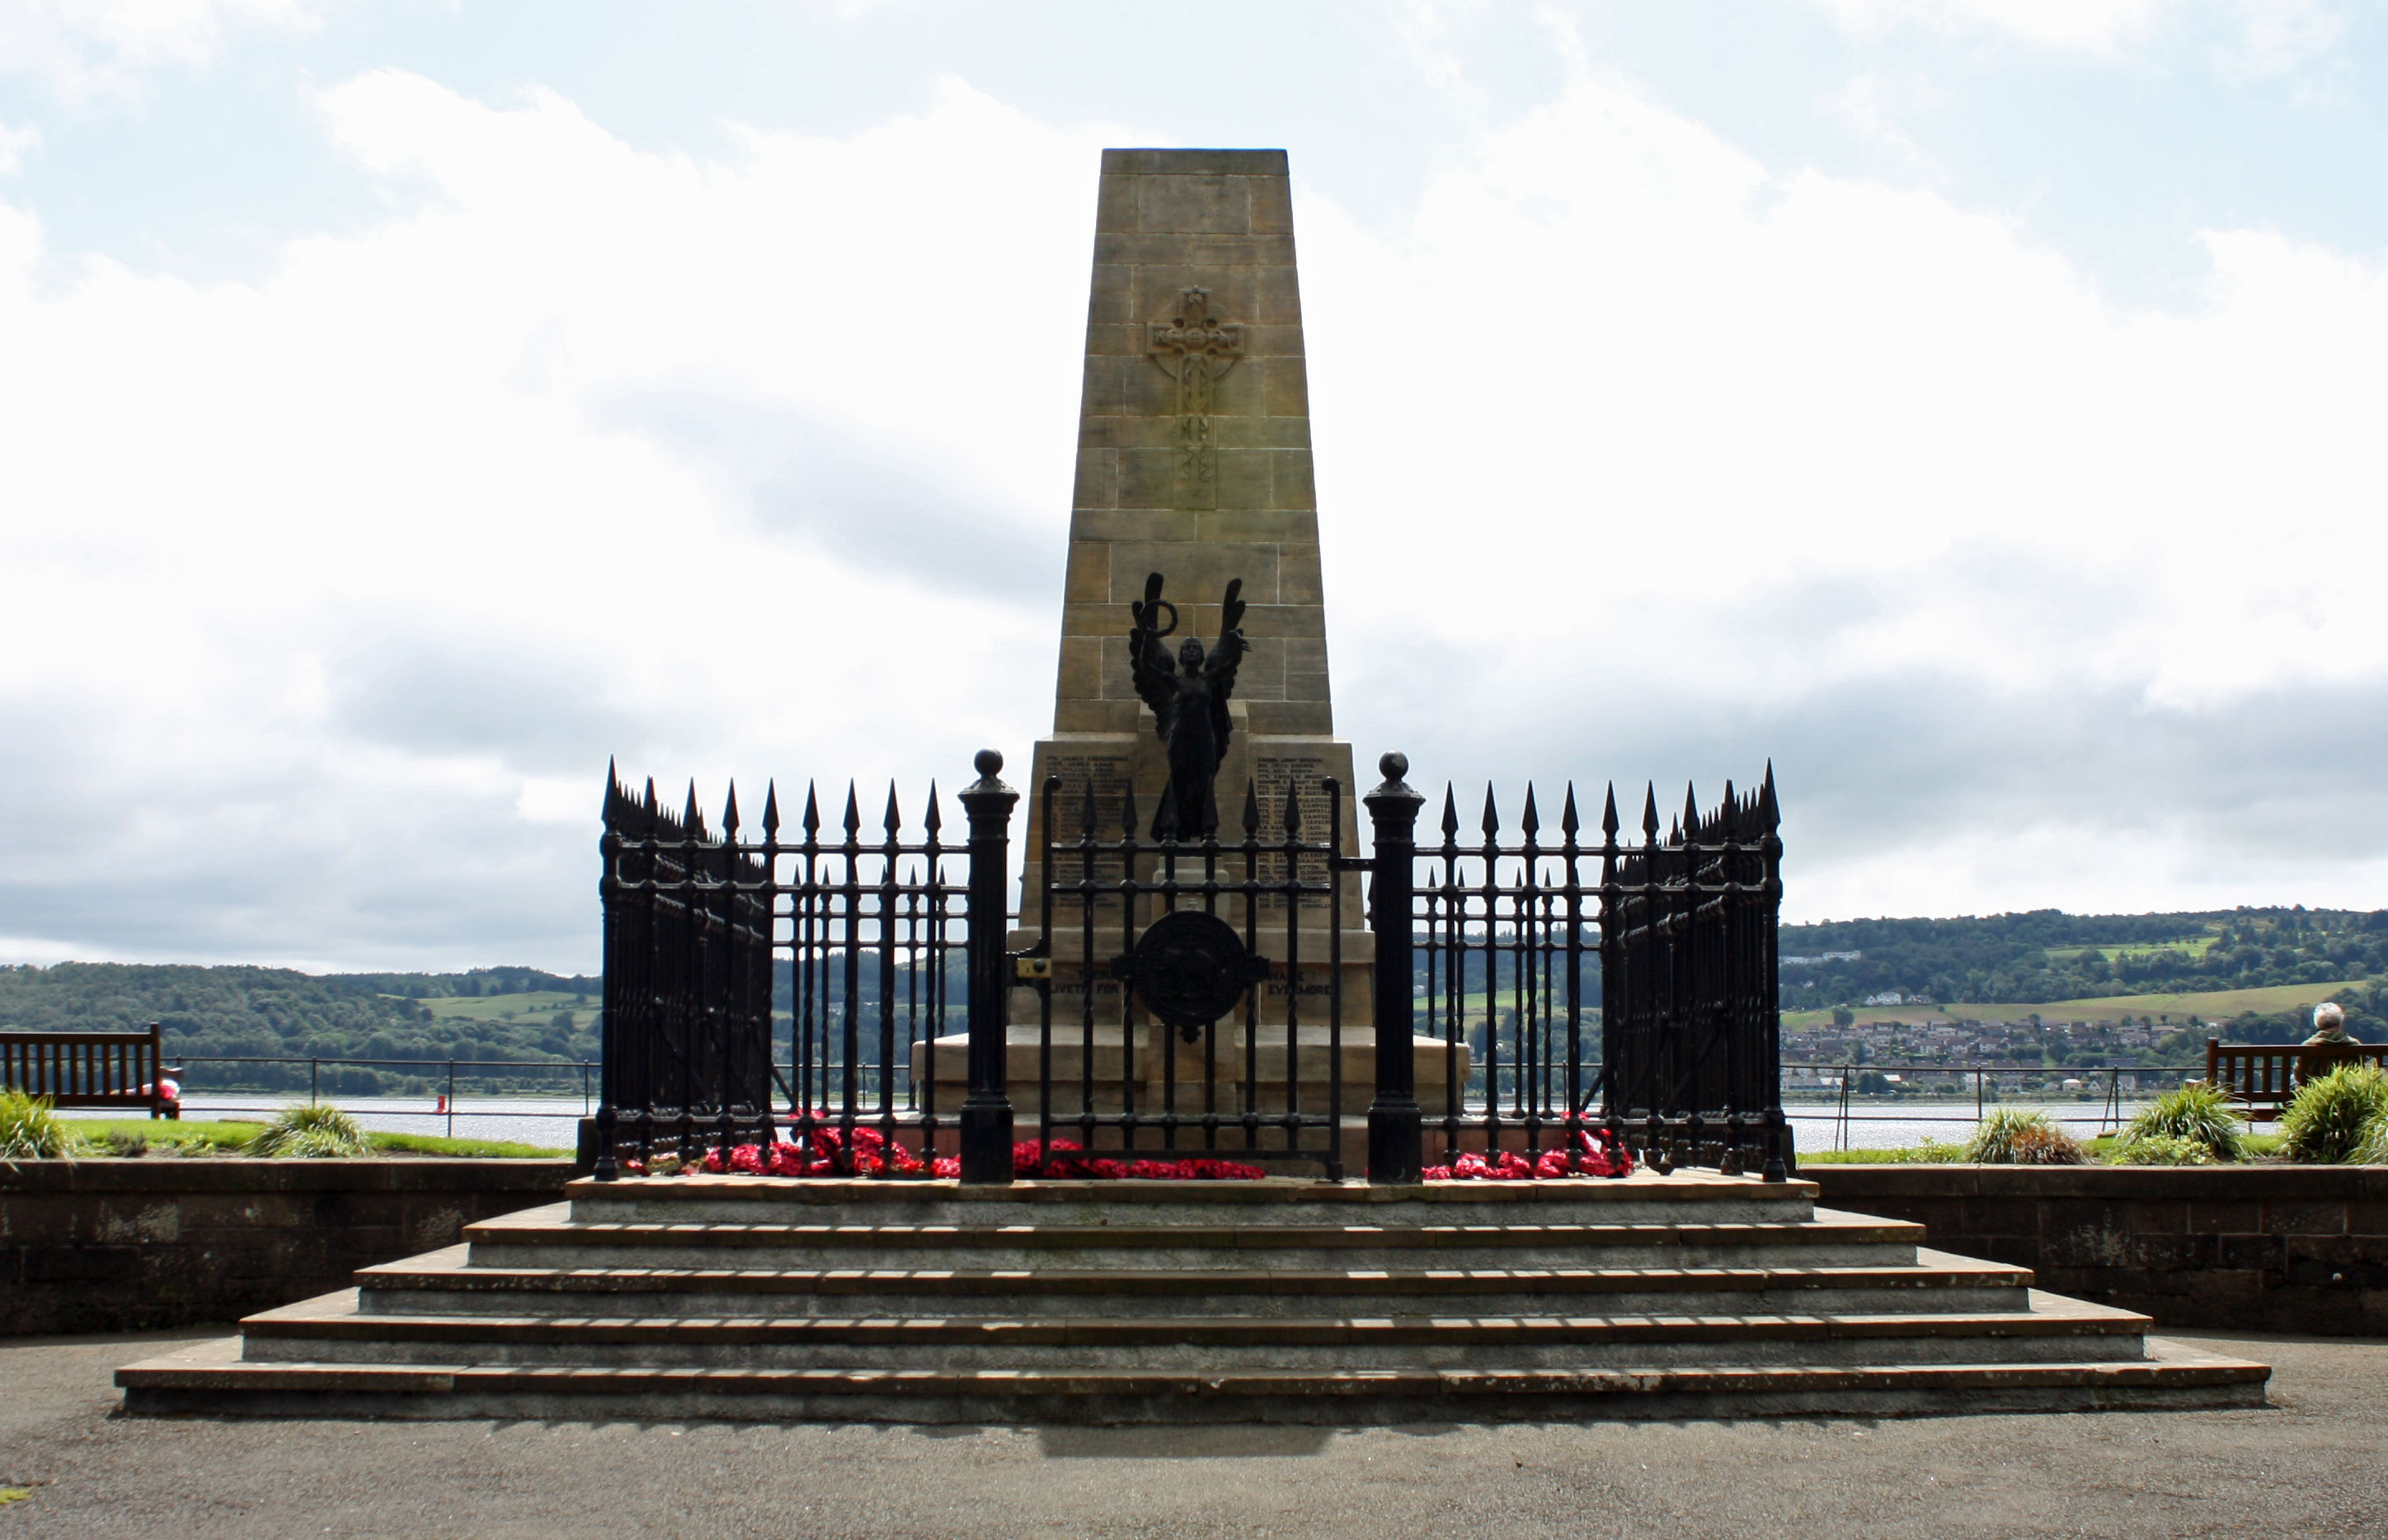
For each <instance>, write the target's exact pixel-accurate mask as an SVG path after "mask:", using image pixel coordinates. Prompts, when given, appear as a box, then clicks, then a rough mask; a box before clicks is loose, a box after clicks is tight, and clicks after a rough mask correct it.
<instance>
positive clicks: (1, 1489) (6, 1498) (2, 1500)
mask: <svg viewBox="0 0 2388 1540" xmlns="http://www.w3.org/2000/svg"><path fill="white" fill-rule="evenodd" d="M32 1495H33V1489H32V1487H30V1486H0V1508H6V1506H7V1505H8V1504H10V1503H21V1502H23V1501H24V1500H25V1499H26V1498H28V1497H30V1496H32Z"/></svg>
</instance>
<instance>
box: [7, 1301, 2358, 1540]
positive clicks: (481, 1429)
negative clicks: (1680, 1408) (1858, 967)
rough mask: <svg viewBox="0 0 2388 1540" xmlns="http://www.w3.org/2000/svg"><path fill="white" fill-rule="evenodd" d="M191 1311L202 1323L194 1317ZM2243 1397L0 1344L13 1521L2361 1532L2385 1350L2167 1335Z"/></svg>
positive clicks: (1153, 1529) (161, 1527)
mask: <svg viewBox="0 0 2388 1540" xmlns="http://www.w3.org/2000/svg"><path fill="white" fill-rule="evenodd" d="M211 1334H216V1335H220V1334H222V1333H220V1332H219V1333H211ZM2171 1334H2172V1335H2175V1336H2181V1337H2188V1338H2191V1339H2193V1340H2195V1341H2198V1342H2201V1343H2204V1344H2209V1345H2210V1346H2211V1347H2212V1348H2213V1349H2214V1350H2216V1351H2218V1352H2224V1353H2229V1354H2232V1355H2235V1356H2238V1357H2249V1358H2255V1359H2259V1360H2262V1361H2265V1362H2268V1363H2270V1364H2271V1365H2273V1367H2274V1376H2273V1380H2272V1401H2273V1405H2272V1407H2270V1408H2269V1409H2266V1410H2260V1411H2226V1412H2173V1413H2137V1412H2133V1413H2107V1414H2104V1415H2063V1416H2050V1417H2019V1416H2000V1417H1977V1418H1965V1417H1945V1418H1925V1419H1916V1420H1792V1421H1772V1420H1769V1421H1746V1422H1673V1423H1664V1422H1662V1423H1646V1424H1645V1423H1632V1424H1607V1425H1601V1424H1593V1425H1582V1426H1555V1425H1554V1426H1522V1427H1521V1426H1502V1427H1450V1426H1434V1427H1415V1428H1402V1429H1370V1430H1360V1431H1354V1432H1352V1433H1341V1432H1337V1431H1334V1430H1330V1429H1308V1428H1224V1429H1223V1428H1196V1429H1188V1430H1187V1431H1185V1432H1182V1433H1181V1432H1176V1431H1174V1430H1168V1429H1153V1428H1141V1429H1122V1430H1116V1431H1113V1430H1103V1429H1080V1428H1067V1429H1065V1428H1053V1429H1035V1428H986V1429H920V1430H915V1429H908V1428H885V1427H860V1426H850V1427H811V1426H796V1427H754V1426H716V1425H703V1424H680V1423H629V1422H623V1423H602V1424H591V1423H585V1422H556V1423H547V1422H434V1423H355V1422H303V1421H285V1422H234V1421H223V1422H219V1421H202V1420H179V1421H159V1420H128V1419H125V1418H123V1417H121V1416H119V1415H117V1413H116V1394H115V1392H114V1391H113V1390H112V1389H111V1388H110V1385H109V1375H110V1374H111V1373H112V1372H113V1371H114V1370H115V1369H116V1368H117V1366H118V1365H120V1364H123V1363H128V1362H131V1361H133V1360H134V1359H138V1358H145V1357H153V1356H155V1355H156V1354H157V1353H159V1352H160V1351H162V1350H163V1349H164V1348H165V1347H166V1346H167V1345H168V1344H173V1343H179V1342H187V1341H194V1340H199V1337H200V1336H202V1335H206V1334H195V1333H190V1332H145V1333H141V1334H138V1335H126V1336H109V1337H74V1338H44V1339H23V1340H18V1341H12V1342H0V1484H6V1485H13V1486H16V1487H21V1488H30V1489H31V1496H27V1497H25V1498H23V1499H22V1500H19V1501H16V1502H11V1503H7V1504H5V1505H0V1540H13V1537H14V1536H18V1535H73V1536H78V1537H87V1540H103V1537H106V1536H112V1535H140V1536H151V1535H156V1536H168V1535H171V1536H174V1537H176V1540H197V1537H204V1536H213V1535H224V1536H237V1537H239V1540H273V1537H278V1536H284V1535H290V1536H299V1535H307V1536H321V1535H371V1536H394V1537H416V1536H423V1537H428V1536H451V1535H452V1536H460V1537H469V1540H512V1537H517V1536H549V1535H556V1536H566V1535H569V1536H588V1537H592V1540H594V1537H598V1536H625V1535H635V1536H638V1537H639V1540H648V1537H651V1536H652V1537H661V1536H676V1535H692V1536H703V1537H705V1540H720V1537H722V1536H726V1535H764V1536H768V1537H769V1540H839V1537H843V1536H846V1535H857V1536H870V1537H871V1540H895V1537H901V1536H912V1535H954V1536H971V1537H972V1540H977V1537H982V1536H984V1537H997V1536H1009V1535H1031V1534H1034V1535H1039V1536H1050V1535H1057V1534H1066V1535H1069V1536H1071V1537H1072V1540H1091V1537H1095V1536H1106V1535H1144V1534H1151V1535H1163V1534H1165V1535H1169V1536H1172V1537H1179V1536H1193V1535H1210V1534H1232V1535H1239V1536H1240V1535H1273V1534H1283V1535H1295V1534H1298V1535H1301V1536H1303V1537H1304V1540H1341V1537H1344V1536H1351V1537H1354V1540H1359V1537H1365V1540H1394V1537H1400V1536H1409V1535H1426V1534H1457V1533H1463V1532H1466V1533H1480V1534H1487V1535H1493V1536H1498V1537H1500V1540H1522V1537H1528V1536H1540V1535H1554V1536H1556V1535H1565V1536H1568V1537H1569V1540H1606V1537H1607V1536H1608V1535H1611V1534H1615V1535H1619V1536H1635V1537H1640V1536H1646V1535H1663V1536H1666V1537H1667V1540H1697V1537H1701V1536H1708V1535H1715V1536H1720V1537H1727V1536H1729V1537H1731V1540H1751V1537H1753V1536H1774V1535H1810V1534H1815V1535H1832V1536H1835V1537H1840V1536H1911V1535H1912V1536H1918V1537H1923V1536H1930V1537H1934V1540H1940V1537H1947V1536H1967V1535H1985V1536H2000V1537H2007V1536H2019V1535H2095V1536H2101V1537H2104V1536H2136V1535H2164V1536H2174V1535H2209V1534H2211V1535H2270V1534H2279V1535H2293V1536H2297V1537H2299V1540H2306V1537H2314V1536H2324V1535H2363V1536H2369V1537H2375V1540H2376V1537H2381V1536H2388V1343H2383V1342H2377V1341H2366V1342H2355V1341H2348V1340H2344V1339H2312V1338H2292V1337H2241V1336H2231V1335H2226V1334H2222V1333H2211V1332H2175V1333H2171Z"/></svg>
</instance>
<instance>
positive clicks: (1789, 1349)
mask: <svg viewBox="0 0 2388 1540" xmlns="http://www.w3.org/2000/svg"><path fill="white" fill-rule="evenodd" d="M2147 1325H2148V1321H2147V1318H2145V1317H2143V1316H2137V1315H2133V1314H2130V1313H2129V1312H2128V1311H2122V1310H2113V1309H2108V1308H2106V1307H2104V1306H2093V1305H2085V1304H2082V1303H2080V1302H2078V1301H2074V1300H2065V1299H2060V1298H2057V1297H2056V1296H2053V1295H2037V1296H2034V1297H2033V1298H2032V1299H2031V1300H2030V1302H2029V1307H2028V1308H2026V1309H2024V1310H2019V1311H1996V1312H1961V1313H1950V1314H1928V1315H1927V1314H1916V1313H1908V1314H1899V1315H1883V1316H1823V1315H1752V1314H1743V1315H1733V1316H1695V1315H1674V1316H1624V1315H1599V1316H1592V1315H1577V1316H1549V1317H1516V1316H1511V1317H1495V1316H1486V1315H1482V1314H1480V1313H1476V1312H1472V1311H1471V1312H1468V1313H1465V1314H1461V1313H1453V1314H1447V1315H1431V1316H1429V1315H1422V1314H1421V1315H1408V1316H1391V1317H1376V1318H1360V1317H1324V1316H1320V1317H1298V1318H1280V1319H1267V1318H1252V1317H1233V1318H1223V1317H1218V1316H1159V1315H1152V1316H1141V1317H1124V1316H1077V1315H1058V1316H1046V1317H1036V1318H1028V1319H993V1318H972V1317H923V1318H912V1319H905V1318H895V1317H882V1316H869V1317H862V1316H845V1317H826V1316H825V1317H762V1316H748V1317H716V1318H706V1319H651V1318H641V1317H635V1316H630V1315H602V1316H600V1315H592V1316H579V1317H523V1316H517V1315H481V1316H425V1315H372V1314H365V1313H362V1312H361V1311H360V1310H359V1309H358V1299H357V1294H356V1292H355V1291H353V1290H344V1291H342V1292H341V1293H339V1294H325V1295H324V1296H322V1297H320V1298H317V1299H312V1300H308V1301H305V1302H303V1303H301V1304H299V1305H293V1306H286V1307H284V1308H282V1309H279V1310H270V1311H266V1312H264V1313H263V1314H261V1315H257V1316H252V1317H250V1318H249V1319H248V1320H246V1321H244V1322H243V1323H242V1330H243V1332H244V1337H245V1342H246V1344H247V1345H246V1347H245V1350H244V1355H243V1356H244V1357H245V1358H247V1359H248V1360H249V1361H252V1362H277V1361H311V1362H370V1363H420V1362H451V1361H454V1360H456V1359H458V1358H460V1357H461V1358H463V1359H464V1360H465V1361H468V1362H473V1363H480V1364H489V1363H506V1364H571V1365H578V1366H588V1367H595V1366H602V1365H606V1364H616V1365H618V1364H623V1363H637V1364H640V1365H644V1366H649V1367H661V1368H672V1367H690V1366H718V1367H722V1368H782V1369H845V1370H911V1369H935V1368H945V1369H973V1370H995V1369H1049V1368H1058V1367H1062V1366H1064V1365H1068V1364H1077V1365H1081V1366H1086V1367H1099V1368H1103V1369H1190V1368H1198V1367H1202V1366H1209V1367H1211V1368H1213V1369H1215V1370H1221V1371H1231V1370H1256V1369H1316V1370H1353V1369H1405V1368H1429V1369H1456V1368H1482V1369H1490V1368H1506V1369H1583V1368H1596V1367H1603V1366H1605V1365H1607V1363H1609V1362H1610V1361H1612V1360H1614V1359H1616V1358H1617V1357H1619V1356H1620V1355H1625V1356H1629V1357H1632V1358H1633V1359H1634V1361H1636V1362H1640V1363H1645V1364H1662V1365H1673V1364H1696V1363H1713V1362H1728V1361H1729V1362H1737V1363H1753V1364H1770V1365H1772V1364H1808V1365H1849V1364H1882V1363H1944V1362H2010V1361H2011V1362H2040V1361H2051V1360H2065V1361H2074V1362H2087V1361H2103V1360H2108V1359H2137V1358H2139V1357H2142V1349H2141V1341H2142V1335H2143V1333H2144V1332H2145V1331H2146V1328H2147Z"/></svg>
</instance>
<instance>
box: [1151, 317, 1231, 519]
mask: <svg viewBox="0 0 2388 1540" xmlns="http://www.w3.org/2000/svg"><path fill="white" fill-rule="evenodd" d="M1145 351H1146V352H1147V353H1148V354H1149V355H1150V357H1151V359H1152V361H1153V362H1155V363H1157V364H1159V365H1160V366H1161V367H1162V371H1163V372H1166V373H1167V374H1168V375H1169V377H1170V378H1172V379H1174V380H1175V381H1176V382H1177V506H1178V507H1180V508H1216V507H1217V506H1219V487H1218V461H1217V459H1216V457H1215V456H1214V455H1213V452H1212V448H1213V445H1212V428H1211V382H1213V380H1216V379H1217V378H1218V377H1219V376H1220V375H1222V374H1225V373H1226V372H1227V371H1228V370H1230V369H1232V368H1234V367H1235V363H1236V360H1238V359H1240V358H1242V357H1243V356H1244V328H1243V323H1242V322H1233V321H1217V320H1213V318H1212V315H1211V291H1210V290H1208V289H1180V290H1178V291H1177V313H1176V314H1175V316H1173V317H1171V318H1170V319H1169V320H1167V321H1155V322H1150V323H1148V325H1147V326H1146V329H1145Z"/></svg>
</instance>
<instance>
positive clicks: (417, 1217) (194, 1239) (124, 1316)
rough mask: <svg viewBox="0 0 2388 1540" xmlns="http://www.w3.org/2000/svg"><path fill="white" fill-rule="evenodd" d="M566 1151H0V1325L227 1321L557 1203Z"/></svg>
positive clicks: (11, 1329) (91, 1328)
mask: <svg viewBox="0 0 2388 1540" xmlns="http://www.w3.org/2000/svg"><path fill="white" fill-rule="evenodd" d="M571 1176H572V1162H571V1161H569V1160H443V1159H375V1160H241V1159H224V1158H217V1159H205V1160H194V1159H183V1158H176V1157H172V1156H165V1157H159V1156H151V1157H149V1158H146V1159H141V1160H22V1161H0V1336H23V1335H28V1334H31V1333H35V1332H119V1331H133V1330H138V1329H143V1328H150V1327H168V1326H191V1325H196V1324H198V1323H201V1322H209V1321H231V1320H237V1319H239V1318H241V1317H242V1316H245V1315H248V1314H250V1313H252V1312H254V1311H258V1310H263V1309H270V1308H272V1307H273V1306H276V1305H286V1304H289V1303H290V1302H291V1301H293V1300H298V1299H305V1298H307V1297H309V1296H310V1295H312V1294H326V1293H329V1292H330V1291H332V1290H334V1289H339V1288H345V1287H347V1285H348V1282H349V1273H350V1272H352V1271H353V1270H355V1269H358V1268H362V1267H370V1266H372V1265H373V1264H375V1263H377V1262H391V1261H396V1260H397V1259H398V1258H400V1257H401V1256H413V1255H414V1254H415V1253H417V1252H422V1251H429V1250H431V1249H433V1248H434V1247H438V1246H446V1245H453V1244H454V1243H456V1240H457V1238H458V1232H459V1231H461V1230H462V1229H463V1227H464V1225H466V1224H468V1223H470V1222H471V1221H473V1220H475V1219H486V1218H492V1217H494V1216H496V1215H500V1214H507V1213H512V1212H513V1211H514V1210H515V1209H518V1208H528V1207H531V1206H533V1205H537V1204H541V1203H549V1202H553V1200H554V1199H555V1198H556V1196H557V1195H558V1194H559V1193H561V1191H562V1189H563V1187H564V1184H565V1181H566V1180H570V1178H571Z"/></svg>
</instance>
